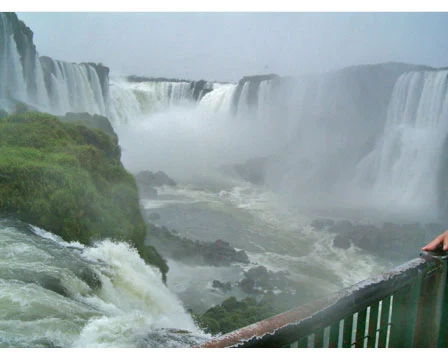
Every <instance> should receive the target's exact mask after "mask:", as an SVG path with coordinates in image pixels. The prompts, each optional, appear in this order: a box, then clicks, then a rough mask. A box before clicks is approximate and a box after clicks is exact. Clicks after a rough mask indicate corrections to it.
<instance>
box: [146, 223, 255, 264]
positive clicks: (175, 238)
mask: <svg viewBox="0 0 448 358" xmlns="http://www.w3.org/2000/svg"><path fill="white" fill-rule="evenodd" d="M148 231H149V237H150V238H151V243H152V244H153V245H154V246H155V247H156V248H157V250H159V251H160V252H161V253H162V254H163V255H164V256H167V257H171V258H173V259H175V260H179V261H182V262H184V263H187V264H192V265H210V266H228V265H231V264H233V263H249V257H248V256H247V254H246V252H245V251H242V250H241V251H240V250H237V249H235V248H233V247H232V246H230V244H229V243H228V242H227V241H223V240H216V241H215V242H204V241H198V240H196V241H193V240H190V239H187V238H185V237H180V236H179V235H178V234H177V233H174V232H172V231H170V230H168V229H167V228H166V227H164V226H162V227H158V226H155V225H153V224H148Z"/></svg>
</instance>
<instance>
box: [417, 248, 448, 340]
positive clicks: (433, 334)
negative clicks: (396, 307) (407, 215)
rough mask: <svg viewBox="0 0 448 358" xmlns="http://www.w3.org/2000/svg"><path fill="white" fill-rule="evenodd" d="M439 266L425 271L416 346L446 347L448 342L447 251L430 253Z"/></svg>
mask: <svg viewBox="0 0 448 358" xmlns="http://www.w3.org/2000/svg"><path fill="white" fill-rule="evenodd" d="M428 254H429V255H430V256H432V257H434V259H436V260H437V261H438V267H437V268H435V269H433V270H430V271H428V272H425V273H424V277H423V280H422V285H421V290H420V300H419V307H418V316H417V321H416V335H415V340H414V347H425V348H431V347H433V348H435V347H446V346H447V344H448V337H447V333H448V327H447V324H448V321H447V319H448V310H447V309H448V305H447V300H448V287H447V253H446V252H441V251H432V252H429V253H428Z"/></svg>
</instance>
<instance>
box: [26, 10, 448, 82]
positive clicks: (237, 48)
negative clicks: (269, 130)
mask: <svg viewBox="0 0 448 358" xmlns="http://www.w3.org/2000/svg"><path fill="white" fill-rule="evenodd" d="M18 16H19V18H20V19H21V20H23V21H24V22H25V23H26V24H27V25H28V26H29V27H30V28H31V30H32V31H33V32H34V43H35V45H36V47H37V51H38V52H39V54H40V55H46V56H51V57H53V58H54V59H59V60H64V61H69V62H102V63H103V64H105V65H107V66H108V67H110V68H111V71H112V74H137V75H146V76H161V77H169V78H185V79H192V80H198V79H202V78H203V79H206V80H217V81H232V82H234V81H238V80H239V79H240V78H241V77H242V76H245V75H253V74H262V73H277V74H279V75H297V74H301V73H310V72H324V71H328V70H332V69H338V68H342V67H345V66H350V65H354V64H370V63H379V62H387V61H401V62H408V63H414V64H425V65H430V66H435V67H443V66H448V13H440V12H439V13H427V12H425V13H418V12H417V13H416V12H414V13H368V12H364V13H341V12H337V13H303V12H302V13H299V12H289V13H288V12H287V13H278V12H257V13H242V12H240V13H237V12H229V13H222V12H203V13H194V12H185V13H175V12H168V13H150V12H136V13H131V12H122V13H116V12H109V13H104V12H84V13H82V12H75V13H58V12H51V13H45V12H28V13H24V12H18Z"/></svg>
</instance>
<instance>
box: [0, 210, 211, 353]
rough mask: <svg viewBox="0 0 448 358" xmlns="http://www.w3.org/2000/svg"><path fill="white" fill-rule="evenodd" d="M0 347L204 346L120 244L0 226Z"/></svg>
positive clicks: (149, 271)
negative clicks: (89, 244)
mask: <svg viewBox="0 0 448 358" xmlns="http://www.w3.org/2000/svg"><path fill="white" fill-rule="evenodd" d="M0 307H2V309H1V310H0V332H1V334H0V347H34V348H36V347H55V346H56V347H137V348H138V347H140V348H143V347H182V346H183V347H188V346H191V345H194V344H199V343H200V342H203V341H204V340H206V339H208V338H209V336H208V335H205V334H203V333H202V332H201V331H200V330H199V329H198V328H197V327H196V325H195V324H194V322H193V320H192V318H191V316H190V315H189V314H188V313H187V312H186V311H185V309H184V308H183V306H182V304H181V302H180V301H179V300H178V299H177V297H175V296H174V295H173V294H172V293H171V292H170V291H169V290H168V288H167V287H166V286H165V285H164V284H163V283H162V280H161V275H160V273H159V272H158V271H157V270H156V269H154V268H153V267H150V266H148V265H146V264H145V263H144V262H143V260H142V259H141V258H140V257H139V256H138V254H137V253H136V251H135V250H134V249H132V248H130V247H129V245H127V244H125V243H113V242H111V241H108V240H105V241H102V242H100V243H98V244H97V245H96V246H93V247H85V246H83V245H81V244H79V243H76V242H72V243H67V242H65V241H63V240H62V239H61V238H60V237H58V236H56V235H53V234H51V233H49V232H47V231H45V230H42V229H40V228H37V227H32V226H30V225H27V224H24V223H22V222H18V221H15V220H10V219H2V218H0Z"/></svg>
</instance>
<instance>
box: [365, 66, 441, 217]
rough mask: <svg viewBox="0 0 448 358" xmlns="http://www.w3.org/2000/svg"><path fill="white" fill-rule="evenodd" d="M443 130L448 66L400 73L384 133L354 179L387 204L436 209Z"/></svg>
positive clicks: (381, 204)
mask: <svg viewBox="0 0 448 358" xmlns="http://www.w3.org/2000/svg"><path fill="white" fill-rule="evenodd" d="M447 134H448V71H424V72H410V73H406V74H403V75H402V76H401V77H400V78H399V79H398V81H397V82H396V84H395V87H394V90H393V93H392V96H391V99H390V104H389V107H388V111H387V121H386V124H385V127H384V132H383V136H382V138H381V140H380V141H379V142H378V143H377V145H376V147H375V148H374V150H373V151H372V152H371V153H370V154H369V155H368V156H367V157H366V158H364V159H363V160H362V161H361V162H360V164H359V165H358V173H357V177H356V180H357V181H358V183H357V185H360V186H361V187H362V188H363V189H367V190H368V192H369V193H370V200H371V201H372V202H374V203H375V205H376V206H378V207H381V208H384V209H385V210H391V209H393V210H399V211H415V212H417V211H418V212H419V213H426V214H429V215H431V214H434V215H435V211H437V209H438V201H439V198H438V196H439V193H438V190H437V180H438V173H439V170H440V169H441V167H440V166H441V162H440V158H441V157H442V154H443V153H442V150H443V146H444V141H445V140H446V138H447ZM445 180H446V178H445Z"/></svg>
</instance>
